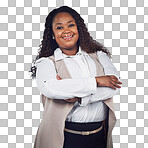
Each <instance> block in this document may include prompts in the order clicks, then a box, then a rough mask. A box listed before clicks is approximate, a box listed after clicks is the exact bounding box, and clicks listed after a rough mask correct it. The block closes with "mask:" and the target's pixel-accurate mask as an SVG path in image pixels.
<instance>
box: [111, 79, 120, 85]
mask: <svg viewBox="0 0 148 148" xmlns="http://www.w3.org/2000/svg"><path fill="white" fill-rule="evenodd" d="M112 81H114V82H115V83H118V84H122V82H120V81H119V80H116V79H112Z"/></svg>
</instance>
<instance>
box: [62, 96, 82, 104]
mask: <svg viewBox="0 0 148 148" xmlns="http://www.w3.org/2000/svg"><path fill="white" fill-rule="evenodd" d="M79 99H80V98H78V97H75V98H72V99H64V100H65V101H66V102H69V103H75V102H76V101H78V102H79V101H80V100H79Z"/></svg>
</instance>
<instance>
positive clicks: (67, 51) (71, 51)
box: [61, 47, 78, 56]
mask: <svg viewBox="0 0 148 148" xmlns="http://www.w3.org/2000/svg"><path fill="white" fill-rule="evenodd" d="M61 50H62V52H63V53H64V54H66V55H69V56H71V55H76V53H77V52H78V47H75V48H72V49H61Z"/></svg>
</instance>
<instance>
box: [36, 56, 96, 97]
mask: <svg viewBox="0 0 148 148" xmlns="http://www.w3.org/2000/svg"><path fill="white" fill-rule="evenodd" d="M36 66H37V71H36V84H37V88H38V90H39V91H40V92H41V93H42V94H43V95H45V96H46V97H48V98H52V99H69V98H74V97H85V96H88V95H90V94H94V93H95V92H96V80H95V78H94V77H88V78H80V79H79V78H78V79H76V78H72V79H63V80H57V79H56V70H55V66H54V64H53V62H52V61H51V60H50V59H48V58H40V59H39V60H37V61H36Z"/></svg>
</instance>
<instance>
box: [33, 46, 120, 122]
mask: <svg viewBox="0 0 148 148" xmlns="http://www.w3.org/2000/svg"><path fill="white" fill-rule="evenodd" d="M97 55H98V58H99V61H100V63H101V65H102V66H103V68H104V72H105V75H115V76H116V77H117V78H119V73H118V72H117V70H116V68H115V67H114V65H113V64H112V62H111V60H110V59H109V57H108V56H107V55H106V54H105V53H104V52H102V51H98V52H97ZM54 56H55V60H60V59H63V60H64V62H65V64H66V67H67V69H68V71H69V73H70V75H71V79H62V80H57V79H56V69H55V66H54V63H53V61H52V60H50V59H49V58H48V57H47V58H45V57H42V58H40V59H38V60H37V61H36V67H37V71H36V84H37V88H38V90H39V91H40V92H41V94H43V95H44V96H46V97H48V98H52V99H70V98H74V97H81V98H82V100H81V104H79V103H78V102H75V104H74V107H73V109H72V110H71V111H70V113H69V114H68V116H67V119H66V120H67V121H72V122H99V121H103V120H104V119H105V118H106V114H107V113H106V112H107V106H106V105H105V104H104V103H103V101H102V100H106V99H108V98H111V97H113V96H114V95H115V94H117V93H118V91H119V89H118V88H117V89H116V90H114V89H112V88H109V87H97V84H96V80H95V76H96V65H95V63H94V61H93V60H92V58H91V57H90V56H89V55H88V54H87V53H86V52H85V51H82V50H81V48H79V51H78V52H77V54H76V55H74V56H68V55H65V54H64V53H62V51H61V50H60V48H57V49H56V50H55V51H54Z"/></svg>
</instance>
